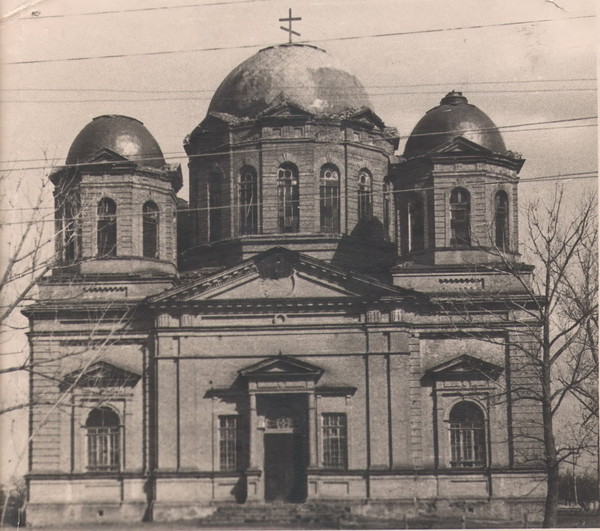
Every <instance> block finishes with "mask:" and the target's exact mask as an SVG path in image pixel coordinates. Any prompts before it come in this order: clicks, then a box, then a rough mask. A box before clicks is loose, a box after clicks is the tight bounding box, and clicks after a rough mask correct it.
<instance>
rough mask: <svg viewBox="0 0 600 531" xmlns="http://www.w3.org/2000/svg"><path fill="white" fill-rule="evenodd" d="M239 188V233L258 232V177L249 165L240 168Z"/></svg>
mask: <svg viewBox="0 0 600 531" xmlns="http://www.w3.org/2000/svg"><path fill="white" fill-rule="evenodd" d="M239 190H240V198H239V201H240V234H258V179H257V176H256V170H255V169H254V168H252V167H251V166H245V167H244V168H242V171H241V172H240V189H239Z"/></svg>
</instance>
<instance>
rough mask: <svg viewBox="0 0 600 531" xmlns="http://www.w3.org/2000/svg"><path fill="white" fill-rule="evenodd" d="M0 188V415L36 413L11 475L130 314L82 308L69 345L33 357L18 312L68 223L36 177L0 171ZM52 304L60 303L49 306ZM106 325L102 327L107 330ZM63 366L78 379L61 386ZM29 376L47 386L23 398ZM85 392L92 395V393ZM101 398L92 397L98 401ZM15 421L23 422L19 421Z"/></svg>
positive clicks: (57, 197) (31, 297)
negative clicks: (58, 217)
mask: <svg viewBox="0 0 600 531" xmlns="http://www.w3.org/2000/svg"><path fill="white" fill-rule="evenodd" d="M0 186H1V187H2V190H3V192H4V194H3V197H2V212H3V215H2V217H0V246H1V247H0V267H1V268H2V271H1V272H0V378H1V379H2V388H3V390H5V391H4V393H3V396H2V400H1V402H0V417H7V416H10V415H11V414H14V415H23V414H24V411H25V410H27V409H29V408H35V410H36V411H38V412H39V414H37V415H35V418H36V419H37V421H36V422H35V424H34V425H32V426H30V430H29V434H28V436H27V437H26V438H24V440H23V441H22V447H21V446H19V448H18V449H16V450H15V454H16V455H14V456H13V457H14V462H13V465H12V468H13V469H14V473H18V470H19V468H20V463H21V462H22V461H23V460H24V458H25V456H26V455H27V449H28V446H29V443H30V442H31V440H32V439H33V438H34V437H36V436H37V435H38V433H39V432H40V430H41V429H42V428H43V426H44V424H45V423H46V421H47V419H48V418H50V416H51V415H53V414H55V413H56V412H57V411H58V410H61V409H62V408H65V407H68V406H70V405H71V404H70V402H69V397H70V394H71V392H72V391H73V388H74V387H75V386H77V385H78V383H79V379H80V377H81V375H84V374H85V372H86V370H87V369H88V368H89V367H90V366H91V365H93V364H94V363H95V362H96V361H98V360H100V359H102V357H103V356H104V354H105V352H106V350H107V347H109V346H110V345H112V344H114V342H115V340H117V339H118V338H119V337H121V336H122V334H123V333H124V332H126V331H127V329H128V327H129V325H130V323H131V319H132V317H133V315H134V314H135V305H133V306H130V307H128V308H125V309H123V308H117V306H119V305H118V304H116V305H115V302H111V301H105V302H102V303H95V304H92V305H90V309H89V311H88V312H87V313H86V314H85V315H81V318H82V319H83V320H85V321H86V322H87V325H85V326H84V325H82V326H81V329H80V331H79V336H80V337H79V340H78V345H77V346H76V347H73V348H69V349H63V350H62V351H57V352H56V353H55V354H52V355H51V356H49V357H48V356H37V357H35V356H34V355H33V352H32V351H31V349H30V346H29V344H28V342H27V337H26V334H25V332H26V331H27V330H28V329H29V324H28V322H27V320H26V318H25V317H24V316H23V315H22V313H21V312H22V311H23V310H24V308H26V307H27V306H28V305H29V304H30V303H32V302H34V301H35V300H36V290H37V286H38V285H39V283H40V281H42V279H43V278H44V277H45V276H47V275H48V274H49V273H50V272H51V271H59V270H60V269H61V268H62V267H63V264H62V263H61V260H60V257H58V256H57V253H56V246H55V241H56V240H57V239H61V238H64V237H66V235H67V234H71V233H72V229H73V223H74V222H75V220H74V219H70V220H69V219H67V223H65V222H64V219H63V220H62V222H61V223H58V222H57V220H56V212H60V211H61V210H62V209H63V207H64V206H65V204H64V200H63V199H61V194H54V200H53V194H52V190H51V187H52V184H51V182H50V181H49V180H48V179H47V178H45V177H43V176H40V177H39V178H38V179H25V178H24V177H19V176H15V175H14V173H13V172H1V173H0ZM73 265H75V263H74V262H73V261H71V262H70V263H69V264H68V267H73ZM66 291H68V290H66ZM57 302H60V301H52V303H57ZM63 302H68V301H63ZM107 316H108V317H109V318H108V319H107ZM106 322H109V323H110V325H109V326H108V328H107V326H106V325H105V323H106ZM66 365H68V366H70V367H76V368H77V374H78V375H79V376H78V377H76V378H74V379H70V380H68V381H66V380H65V378H64V374H63V372H64V367H65V366H66ZM29 376H32V377H33V379H34V380H37V381H39V380H45V381H48V382H51V383H52V386H50V387H48V386H36V390H34V392H33V393H29V392H28V385H27V381H28V378H29ZM90 393H93V390H92V389H90ZM104 399H105V397H104V396H102V393H100V392H99V393H98V403H100V404H101V403H102V400H104ZM22 424H23V425H24V426H25V425H26V423H25V422H22ZM7 504H8V498H7V499H6V500H5V503H4V504H3V507H0V522H2V521H3V519H4V514H5V513H6V510H7V507H8V505H7ZM1 525H2V524H1V523H0V526H1Z"/></svg>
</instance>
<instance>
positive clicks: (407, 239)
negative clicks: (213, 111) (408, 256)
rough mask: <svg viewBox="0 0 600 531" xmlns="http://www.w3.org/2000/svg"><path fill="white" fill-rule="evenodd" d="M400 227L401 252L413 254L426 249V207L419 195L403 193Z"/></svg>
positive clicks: (399, 209)
mask: <svg viewBox="0 0 600 531" xmlns="http://www.w3.org/2000/svg"><path fill="white" fill-rule="evenodd" d="M398 227H399V231H400V251H401V252H402V253H411V252H415V251H422V250H423V249H425V207H424V201H423V197H422V196H421V195H419V194H417V193H403V194H402V195H401V196H400V199H399V206H398Z"/></svg>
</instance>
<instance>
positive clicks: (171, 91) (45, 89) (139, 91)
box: [0, 77, 597, 94]
mask: <svg viewBox="0 0 600 531" xmlns="http://www.w3.org/2000/svg"><path fill="white" fill-rule="evenodd" d="M575 81H577V82H579V81H594V82H595V81H597V79H596V78H595V77H578V78H560V79H558V78H557V79H520V80H514V81H506V80H505V81H446V82H445V83H408V84H405V83H402V84H393V85H363V88H365V89H375V88H400V87H405V88H410V87H449V86H469V85H514V84H526V83H570V82H575ZM304 87H308V86H307V85H293V86H291V85H290V86H287V85H281V86H279V88H282V89H285V88H304ZM593 88H595V87H593ZM344 90H345V89H344ZM586 90H587V89H586ZM215 91H216V88H212V89H201V88H194V89H180V90H174V89H162V90H161V89H146V90H144V89H124V88H123V89H115V88H73V87H70V88H64V87H58V88H49V87H37V88H36V87H29V88H23V87H15V88H0V92H109V93H115V92H116V93H124V94H126V93H132V94H186V93H188V92H193V93H197V92H209V93H214V92H215ZM340 91H341V90H340Z"/></svg>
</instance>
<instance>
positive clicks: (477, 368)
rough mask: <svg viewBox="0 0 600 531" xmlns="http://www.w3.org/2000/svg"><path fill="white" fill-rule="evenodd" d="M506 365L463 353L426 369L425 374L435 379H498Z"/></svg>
mask: <svg viewBox="0 0 600 531" xmlns="http://www.w3.org/2000/svg"><path fill="white" fill-rule="evenodd" d="M502 371H504V367H501V366H500V365H496V364H495V363H490V362H489V361H484V360H482V359H479V358H476V357H474V356H470V355H469V354H462V355H461V356H457V357H456V358H453V359H451V360H450V361H446V362H444V363H441V364H439V365H436V366H435V367H431V368H430V369H428V370H427V371H425V376H426V377H427V378H430V379H434V380H456V379H461V380H469V379H471V380H473V379H479V380H481V379H493V380H495V379H497V378H498V376H500V374H501V373H502Z"/></svg>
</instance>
